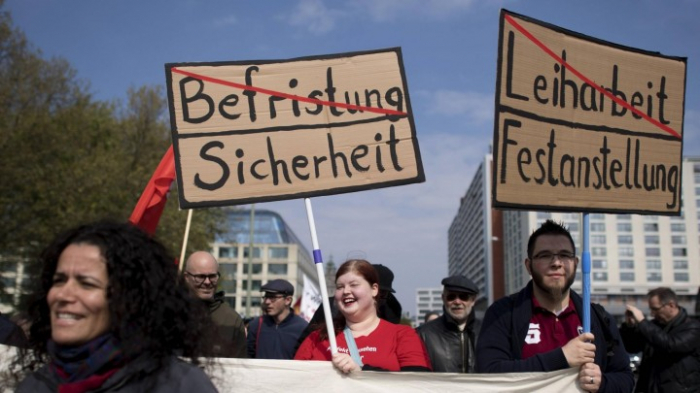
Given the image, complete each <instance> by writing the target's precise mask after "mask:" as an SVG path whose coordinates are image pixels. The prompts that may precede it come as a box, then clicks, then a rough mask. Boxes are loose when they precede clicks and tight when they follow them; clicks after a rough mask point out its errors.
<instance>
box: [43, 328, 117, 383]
mask: <svg viewBox="0 0 700 393" xmlns="http://www.w3.org/2000/svg"><path fill="white" fill-rule="evenodd" d="M46 350H47V351H48V353H49V355H50V356H51V363H50V364H49V369H50V370H51V373H52V374H53V375H55V376H56V377H57V378H58V380H59V381H60V382H61V383H66V382H75V381H81V380H83V379H86V378H88V377H90V376H92V375H95V374H98V373H103V372H105V371H107V370H110V369H114V368H118V367H121V366H122V364H123V363H124V356H123V354H122V351H121V349H120V348H119V342H118V340H117V339H116V338H115V337H114V336H113V335H112V334H111V333H107V334H104V335H102V336H99V337H97V338H94V339H92V340H91V341H89V342H87V343H85V344H83V345H79V346H64V345H58V344H56V343H55V342H54V341H53V340H49V341H48V343H47V344H46Z"/></svg>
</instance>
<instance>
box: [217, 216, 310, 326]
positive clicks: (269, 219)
mask: <svg viewBox="0 0 700 393" xmlns="http://www.w3.org/2000/svg"><path fill="white" fill-rule="evenodd" d="M226 214H227V215H228V231H227V232H226V233H224V234H222V235H221V236H219V237H217V239H216V241H215V242H214V243H213V244H212V250H211V252H212V254H213V255H214V256H216V258H217V259H218V261H219V270H220V272H221V280H220V284H219V287H220V288H219V289H221V290H224V291H225V299H226V301H228V303H229V304H230V305H231V306H232V307H233V308H234V309H235V310H236V311H238V312H239V313H240V314H241V315H244V316H246V317H254V316H258V315H260V314H261V309H260V306H261V303H262V302H261V296H262V293H261V292H260V287H261V286H262V285H264V284H265V283H266V282H268V281H270V280H274V279H276V278H282V279H285V280H287V281H289V282H291V283H292V285H294V302H296V300H297V299H298V298H299V296H301V294H302V293H303V289H304V275H306V276H307V278H308V279H310V280H311V281H312V282H313V283H314V284H315V285H317V286H318V274H317V272H316V267H315V265H314V262H313V259H312V257H311V254H310V253H309V251H308V250H307V249H306V247H304V245H303V244H302V243H301V241H300V240H299V238H297V236H296V235H295V234H294V232H293V231H292V230H291V228H290V227H289V226H288V225H287V223H286V222H285V221H284V219H282V217H281V216H280V215H279V214H277V213H275V212H273V211H269V210H257V209H256V210H254V211H253V214H252V216H253V253H252V258H249V251H250V248H251V247H250V234H251V211H250V210H230V211H227V213H226ZM249 272H250V274H249ZM249 282H250V291H249V290H248V288H249ZM249 299H250V303H249V302H248V301H249ZM294 302H293V304H294Z"/></svg>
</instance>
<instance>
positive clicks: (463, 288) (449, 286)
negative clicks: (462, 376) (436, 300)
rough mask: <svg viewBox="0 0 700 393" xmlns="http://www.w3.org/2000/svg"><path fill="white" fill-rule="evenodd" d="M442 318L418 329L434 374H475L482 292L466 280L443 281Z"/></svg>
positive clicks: (452, 278)
mask: <svg viewBox="0 0 700 393" xmlns="http://www.w3.org/2000/svg"><path fill="white" fill-rule="evenodd" d="M442 285H443V289H442V304H443V306H442V308H443V311H444V312H443V314H442V316H440V317H438V318H437V319H434V320H432V321H429V322H426V323H424V324H423V325H421V326H420V327H419V328H418V329H416V330H417V331H418V334H419V335H420V338H421V339H423V342H424V343H425V348H426V349H427V350H428V356H430V362H431V363H432V365H433V371H436V372H446V373H473V372H474V363H475V361H474V359H475V354H474V344H475V343H476V337H475V336H476V332H477V331H478V328H475V327H474V326H475V325H476V318H474V313H473V312H472V308H473V307H474V302H475V301H476V295H477V294H478V293H479V288H478V287H477V286H476V284H474V282H472V280H470V279H468V278H467V277H465V276H460V275H455V276H450V277H447V278H445V279H443V280H442Z"/></svg>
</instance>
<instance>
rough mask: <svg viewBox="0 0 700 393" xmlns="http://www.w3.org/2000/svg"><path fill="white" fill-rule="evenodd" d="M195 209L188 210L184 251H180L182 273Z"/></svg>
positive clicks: (183, 241) (183, 242) (183, 244)
mask: <svg viewBox="0 0 700 393" xmlns="http://www.w3.org/2000/svg"><path fill="white" fill-rule="evenodd" d="M193 210H194V209H189V210H188V211H187V224H186V225H185V237H184V239H183V240H182V251H180V263H179V266H178V269H179V271H180V274H182V269H183V266H185V250H187V241H188V238H189V237H190V224H191V223H192V211H193Z"/></svg>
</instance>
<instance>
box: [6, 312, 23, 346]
mask: <svg viewBox="0 0 700 393" xmlns="http://www.w3.org/2000/svg"><path fill="white" fill-rule="evenodd" d="M0 344H5V345H12V346H15V347H25V346H26V345H27V337H26V336H25V335H24V331H23V330H22V328H21V327H19V326H18V325H17V324H16V323H14V322H12V321H11V320H10V319H9V318H8V317H7V316H5V315H0Z"/></svg>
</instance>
